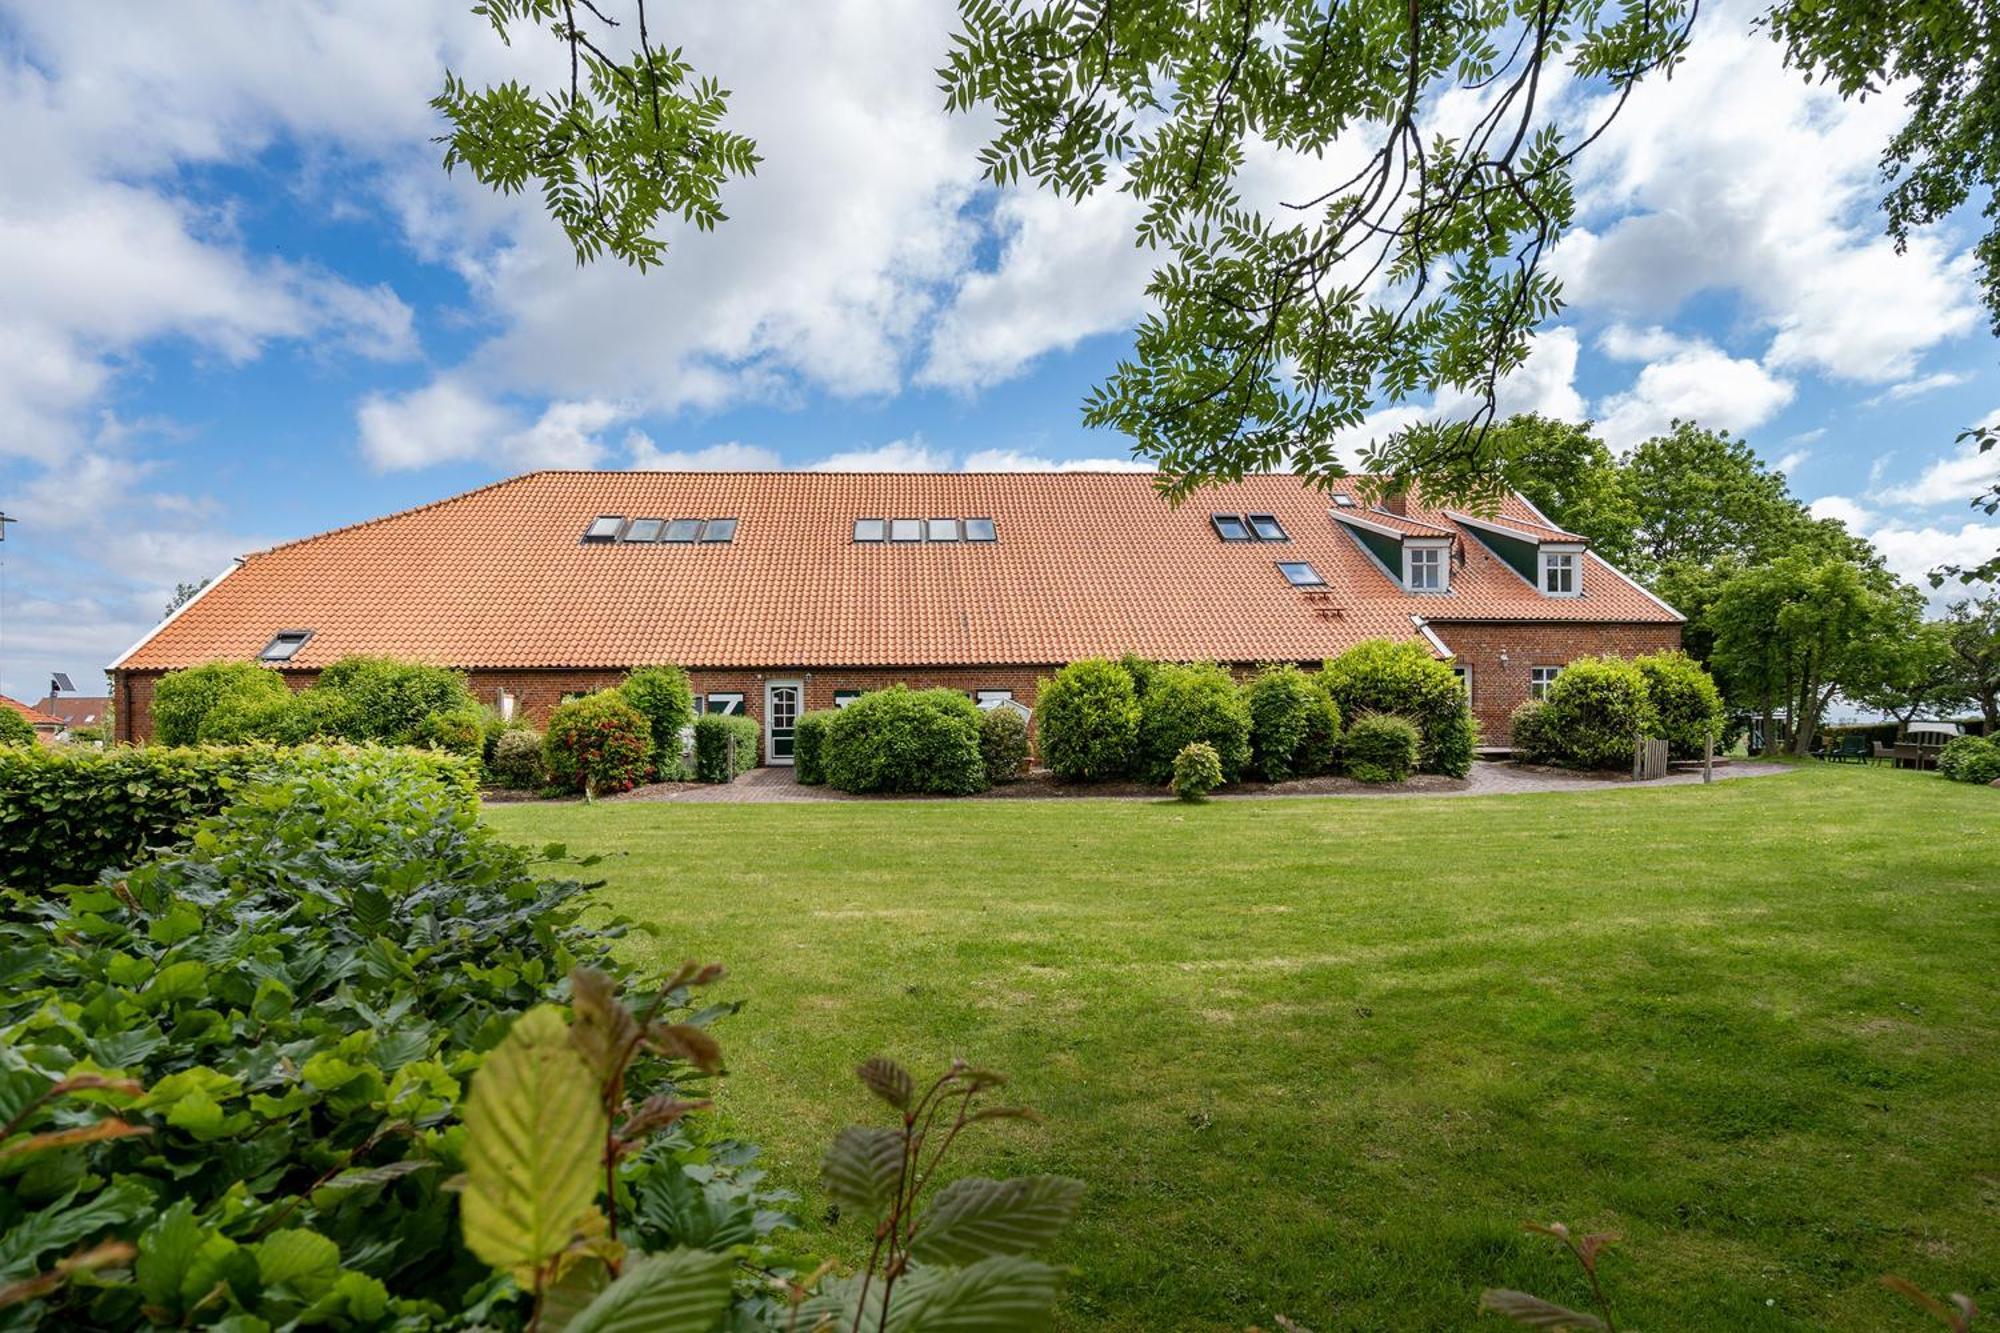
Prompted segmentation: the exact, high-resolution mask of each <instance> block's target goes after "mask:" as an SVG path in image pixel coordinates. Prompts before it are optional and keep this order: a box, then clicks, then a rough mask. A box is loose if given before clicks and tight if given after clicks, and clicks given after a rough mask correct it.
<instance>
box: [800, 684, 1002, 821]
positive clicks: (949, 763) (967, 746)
mask: <svg viewBox="0 0 2000 1333" xmlns="http://www.w3.org/2000/svg"><path fill="white" fill-rule="evenodd" d="M826 780H827V782H828V784H829V785H831V786H834V787H838V788H839V789H840V790H842V791H851V792H927V793H932V794H935V795H947V796H964V795H967V794H969V793H971V792H976V791H981V790H984V788H985V787H986V765H985V761H984V760H983V759H982V758H981V757H980V751H979V709H978V708H977V707H976V706H975V705H974V704H973V702H972V700H970V699H968V698H966V697H965V696H964V695H963V694H961V693H959V692H958V691H957V690H912V689H909V688H907V687H905V686H902V685H892V686H890V687H889V688H888V689H886V690H875V691H872V692H871V693H868V694H864V695H862V696H861V697H860V698H859V699H856V700H855V701H854V702H853V703H851V704H849V705H848V706H847V707H845V708H843V709H841V710H840V711H839V715H838V716H836V717H835V718H834V719H833V722H832V725H831V726H829V727H828V728H827V736H826Z"/></svg>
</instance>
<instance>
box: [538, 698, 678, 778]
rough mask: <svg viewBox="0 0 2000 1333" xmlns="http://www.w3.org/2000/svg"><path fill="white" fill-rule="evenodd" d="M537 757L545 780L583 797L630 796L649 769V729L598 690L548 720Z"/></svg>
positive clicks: (620, 702) (560, 708) (640, 718)
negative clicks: (626, 793)
mask: <svg viewBox="0 0 2000 1333" xmlns="http://www.w3.org/2000/svg"><path fill="white" fill-rule="evenodd" d="M542 756H543V759H544V761H545V762H546V763H547V764H548V767H549V780H550V781H551V782H553V783H554V784H555V785H556V786H558V787H562V788H564V789H566V790H569V791H580V792H584V793H585V794H587V795H595V794H598V793H607V792H621V791H630V790H631V789H632V788H634V787H636V786H638V785H639V784H640V783H642V782H644V781H645V780H646V778H647V776H648V775H649V774H650V773H651V772H652V769H653V728H652V724H651V723H649V722H647V721H646V715H645V714H644V713H641V712H640V711H639V710H638V709H636V708H634V707H633V706H632V705H631V704H628V703H626V702H625V696H624V695H622V694H620V693H618V691H616V690H599V691H598V692H597V693H596V694H587V695H585V696H584V697H583V698H581V699H571V700H569V701H568V702H567V703H564V704H560V705H558V706H557V708H556V711H555V712H553V713H551V714H550V715H549V730H548V734H547V735H545V736H544V737H543V738H542Z"/></svg>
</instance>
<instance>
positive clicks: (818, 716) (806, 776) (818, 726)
mask: <svg viewBox="0 0 2000 1333" xmlns="http://www.w3.org/2000/svg"><path fill="white" fill-rule="evenodd" d="M837 716H839V710H838V709H833V708H822V709H820V710H818V711H817V712H812V713H801V714H799V721H798V725H797V727H796V728H794V730H793V731H792V776H793V777H794V778H796V779H798V781H800V782H802V783H804V784H805V785H806V786H808V787H817V786H820V785H821V784H823V783H824V782H825V781H826V733H827V729H828V728H829V727H831V726H832V725H833V719H834V718H835V717H837Z"/></svg>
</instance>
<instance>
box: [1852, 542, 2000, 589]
mask: <svg viewBox="0 0 2000 1333" xmlns="http://www.w3.org/2000/svg"><path fill="white" fill-rule="evenodd" d="M1867 537H1868V540H1869V541H1871V542H1873V543H1875V549H1876V550H1878V551H1880V552H1881V553H1882V560H1883V563H1885V564H1886V565H1888V566H1889V568H1890V569H1891V570H1893V571H1895V573H1897V574H1899V575H1901V576H1902V577H1903V578H1905V579H1908V580H1909V581H1910V582H1911V583H1914V584H1916V585H1917V586H1918V587H1919V588H1923V589H1925V590H1926V591H1928V590H1929V589H1930V580H1929V579H1928V578H1926V577H1925V576H1926V575H1927V574H1929V573H1930V571H1932V570H1933V569H1936V568H1938V567H1939V566H1940V565H1977V564H1981V563H1983V562H1984V561H1987V560H1990V559H1992V558H1993V553H1994V552H1995V551H2000V523H1962V524H1960V525H1959V526H1958V527H1956V528H1951V527H1939V526H1937V525H1934V524H1925V525H1923V526H1921V527H1916V526H1911V525H1907V524H1902V523H1885V524H1882V525H1880V526H1877V527H1872V528H1869V529H1868V531H1867ZM1964 595H1965V589H1964V588H1963V587H1962V586H1960V585H1958V584H1955V583H1954V584H1951V585H1949V586H1947V587H1946V588H1944V589H1941V590H1939V591H1937V592H1935V593H1933V594H1932V596H1931V601H1932V603H1933V604H1934V605H1935V604H1939V603H1942V602H1945V601H1949V600H1951V599H1952V598H1954V597H1962V596H1964Z"/></svg>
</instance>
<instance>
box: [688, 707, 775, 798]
mask: <svg viewBox="0 0 2000 1333" xmlns="http://www.w3.org/2000/svg"><path fill="white" fill-rule="evenodd" d="M732 744H733V747H734V748H732ZM763 744H764V729H763V727H761V726H759V725H758V723H757V719H756V718H754V717H744V716H743V715H742V714H740V713H704V714H702V716H700V717H698V718H696V719H695V720H694V780H695V781H696V782H734V781H736V779H737V777H738V776H739V775H740V774H744V773H748V772H749V771H750V770H751V769H753V768H755V767H757V760H758V757H759V751H760V749H761V748H762V746H763Z"/></svg>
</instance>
